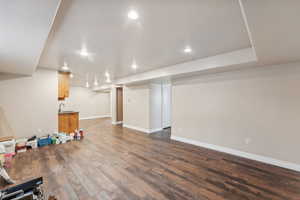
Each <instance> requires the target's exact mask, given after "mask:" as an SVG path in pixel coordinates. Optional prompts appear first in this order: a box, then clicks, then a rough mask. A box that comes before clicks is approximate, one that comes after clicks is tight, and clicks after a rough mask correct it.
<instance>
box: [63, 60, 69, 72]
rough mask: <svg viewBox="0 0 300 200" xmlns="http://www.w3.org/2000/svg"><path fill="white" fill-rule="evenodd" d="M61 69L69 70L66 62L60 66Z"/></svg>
mask: <svg viewBox="0 0 300 200" xmlns="http://www.w3.org/2000/svg"><path fill="white" fill-rule="evenodd" d="M61 69H62V70H63V71H69V67H68V64H67V63H66V62H64V66H62V67H61Z"/></svg>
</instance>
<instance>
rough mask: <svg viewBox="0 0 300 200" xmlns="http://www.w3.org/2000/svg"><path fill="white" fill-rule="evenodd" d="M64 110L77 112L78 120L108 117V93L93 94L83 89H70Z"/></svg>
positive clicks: (109, 109)
mask: <svg viewBox="0 0 300 200" xmlns="http://www.w3.org/2000/svg"><path fill="white" fill-rule="evenodd" d="M65 104H66V107H65V108H64V110H71V111H79V118H80V119H84V118H90V117H104V116H110V115H111V114H110V112H111V105H110V93H108V92H105V93H104V92H94V91H92V90H90V89H87V88H84V87H71V88H70V97H69V98H67V99H66V100H65Z"/></svg>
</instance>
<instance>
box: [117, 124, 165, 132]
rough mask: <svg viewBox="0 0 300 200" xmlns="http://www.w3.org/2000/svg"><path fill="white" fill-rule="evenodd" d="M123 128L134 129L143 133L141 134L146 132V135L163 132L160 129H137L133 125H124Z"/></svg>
mask: <svg viewBox="0 0 300 200" xmlns="http://www.w3.org/2000/svg"><path fill="white" fill-rule="evenodd" d="M123 127H125V128H130V129H134V130H137V131H141V132H144V133H154V132H157V131H161V130H162V128H158V129H146V128H140V127H136V126H131V125H128V124H123Z"/></svg>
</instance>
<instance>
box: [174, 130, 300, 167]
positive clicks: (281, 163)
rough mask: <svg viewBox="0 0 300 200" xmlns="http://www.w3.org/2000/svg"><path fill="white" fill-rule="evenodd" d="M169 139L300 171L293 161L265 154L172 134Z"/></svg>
mask: <svg viewBox="0 0 300 200" xmlns="http://www.w3.org/2000/svg"><path fill="white" fill-rule="evenodd" d="M171 139H172V140H177V141H180V142H184V143H188V144H193V145H196V146H200V147H204V148H208V149H212V150H216V151H221V152H225V153H228V154H232V155H235V156H240V157H244V158H248V159H251V160H257V161H260V162H263V163H267V164H271V165H275V166H278V167H283V168H287V169H291V170H295V171H298V172H300V165H298V164H295V163H290V162H287V161H282V160H277V159H274V158H270V157H266V156H260V155H256V154H252V153H247V152H243V151H239V150H235V149H231V148H227V147H222V146H218V145H214V144H208V143H203V142H199V141H196V140H192V139H187V138H183V137H178V136H173V135H172V136H171Z"/></svg>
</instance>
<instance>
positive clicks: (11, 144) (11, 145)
mask: <svg viewBox="0 0 300 200" xmlns="http://www.w3.org/2000/svg"><path fill="white" fill-rule="evenodd" d="M0 144H2V145H3V146H4V147H5V153H15V151H16V141H15V140H9V141H5V142H0Z"/></svg>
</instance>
